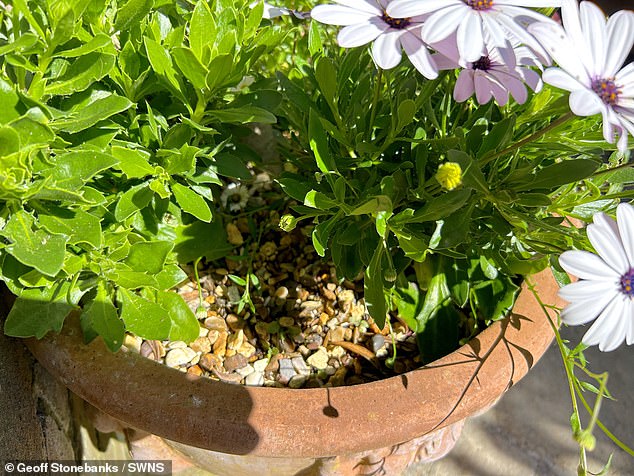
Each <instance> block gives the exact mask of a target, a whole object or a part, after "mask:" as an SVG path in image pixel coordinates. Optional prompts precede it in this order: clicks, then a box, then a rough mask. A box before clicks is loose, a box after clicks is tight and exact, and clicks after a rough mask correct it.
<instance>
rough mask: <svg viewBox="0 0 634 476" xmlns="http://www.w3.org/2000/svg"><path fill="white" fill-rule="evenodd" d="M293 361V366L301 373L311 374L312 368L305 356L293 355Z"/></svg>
mask: <svg viewBox="0 0 634 476" xmlns="http://www.w3.org/2000/svg"><path fill="white" fill-rule="evenodd" d="M291 363H292V364H293V368H294V369H295V371H296V372H297V373H298V374H300V375H310V368H308V366H307V365H306V362H304V359H303V357H293V358H292V359H291Z"/></svg>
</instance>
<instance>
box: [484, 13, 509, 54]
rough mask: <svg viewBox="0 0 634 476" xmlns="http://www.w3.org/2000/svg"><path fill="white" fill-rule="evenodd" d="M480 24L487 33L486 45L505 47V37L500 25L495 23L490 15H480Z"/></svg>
mask: <svg viewBox="0 0 634 476" xmlns="http://www.w3.org/2000/svg"><path fill="white" fill-rule="evenodd" d="M482 24H483V26H484V29H485V31H486V32H487V33H488V41H487V44H489V45H492V46H505V45H506V42H507V35H506V33H505V32H504V30H503V29H502V27H501V26H500V24H499V23H498V22H497V21H495V19H494V18H493V17H492V16H491V15H482Z"/></svg>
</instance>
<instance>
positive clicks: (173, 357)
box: [165, 347, 197, 368]
mask: <svg viewBox="0 0 634 476" xmlns="http://www.w3.org/2000/svg"><path fill="white" fill-rule="evenodd" d="M194 357H197V355H196V352H194V351H193V350H192V349H190V348H189V347H185V348H181V347H177V348H175V349H172V350H170V351H169V352H168V353H167V354H166V355H165V365H167V366H168V367H172V368H176V367H179V366H181V365H185V364H187V363H189V362H190V361H191V360H192V359H193V358H194Z"/></svg>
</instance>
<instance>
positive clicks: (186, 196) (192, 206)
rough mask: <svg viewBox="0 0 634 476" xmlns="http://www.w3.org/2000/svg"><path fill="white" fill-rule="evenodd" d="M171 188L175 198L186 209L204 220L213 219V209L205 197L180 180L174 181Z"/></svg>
mask: <svg viewBox="0 0 634 476" xmlns="http://www.w3.org/2000/svg"><path fill="white" fill-rule="evenodd" d="M171 188H172V193H173V194H174V198H176V201H177V202H178V204H179V205H180V206H181V208H182V209H183V210H184V211H186V212H187V213H191V214H192V215H194V216H195V217H196V218H198V219H199V220H202V221H204V222H207V223H209V222H210V221H211V218H212V214H211V209H210V208H209V205H207V202H206V201H205V199H204V198H203V197H201V196H200V195H198V194H197V193H196V192H194V191H193V190H191V189H190V188H188V187H186V186H184V185H181V184H180V183H178V182H173V183H172V184H171Z"/></svg>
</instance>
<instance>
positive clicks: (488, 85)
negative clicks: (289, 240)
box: [473, 70, 493, 104]
mask: <svg viewBox="0 0 634 476" xmlns="http://www.w3.org/2000/svg"><path fill="white" fill-rule="evenodd" d="M473 88H474V89H475V96H476V100H477V101H478V104H486V103H488V102H489V101H490V100H491V98H492V97H493V93H492V91H491V90H492V80H491V78H489V77H488V76H487V74H486V73H484V72H482V71H478V70H476V71H475V72H474V74H473Z"/></svg>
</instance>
